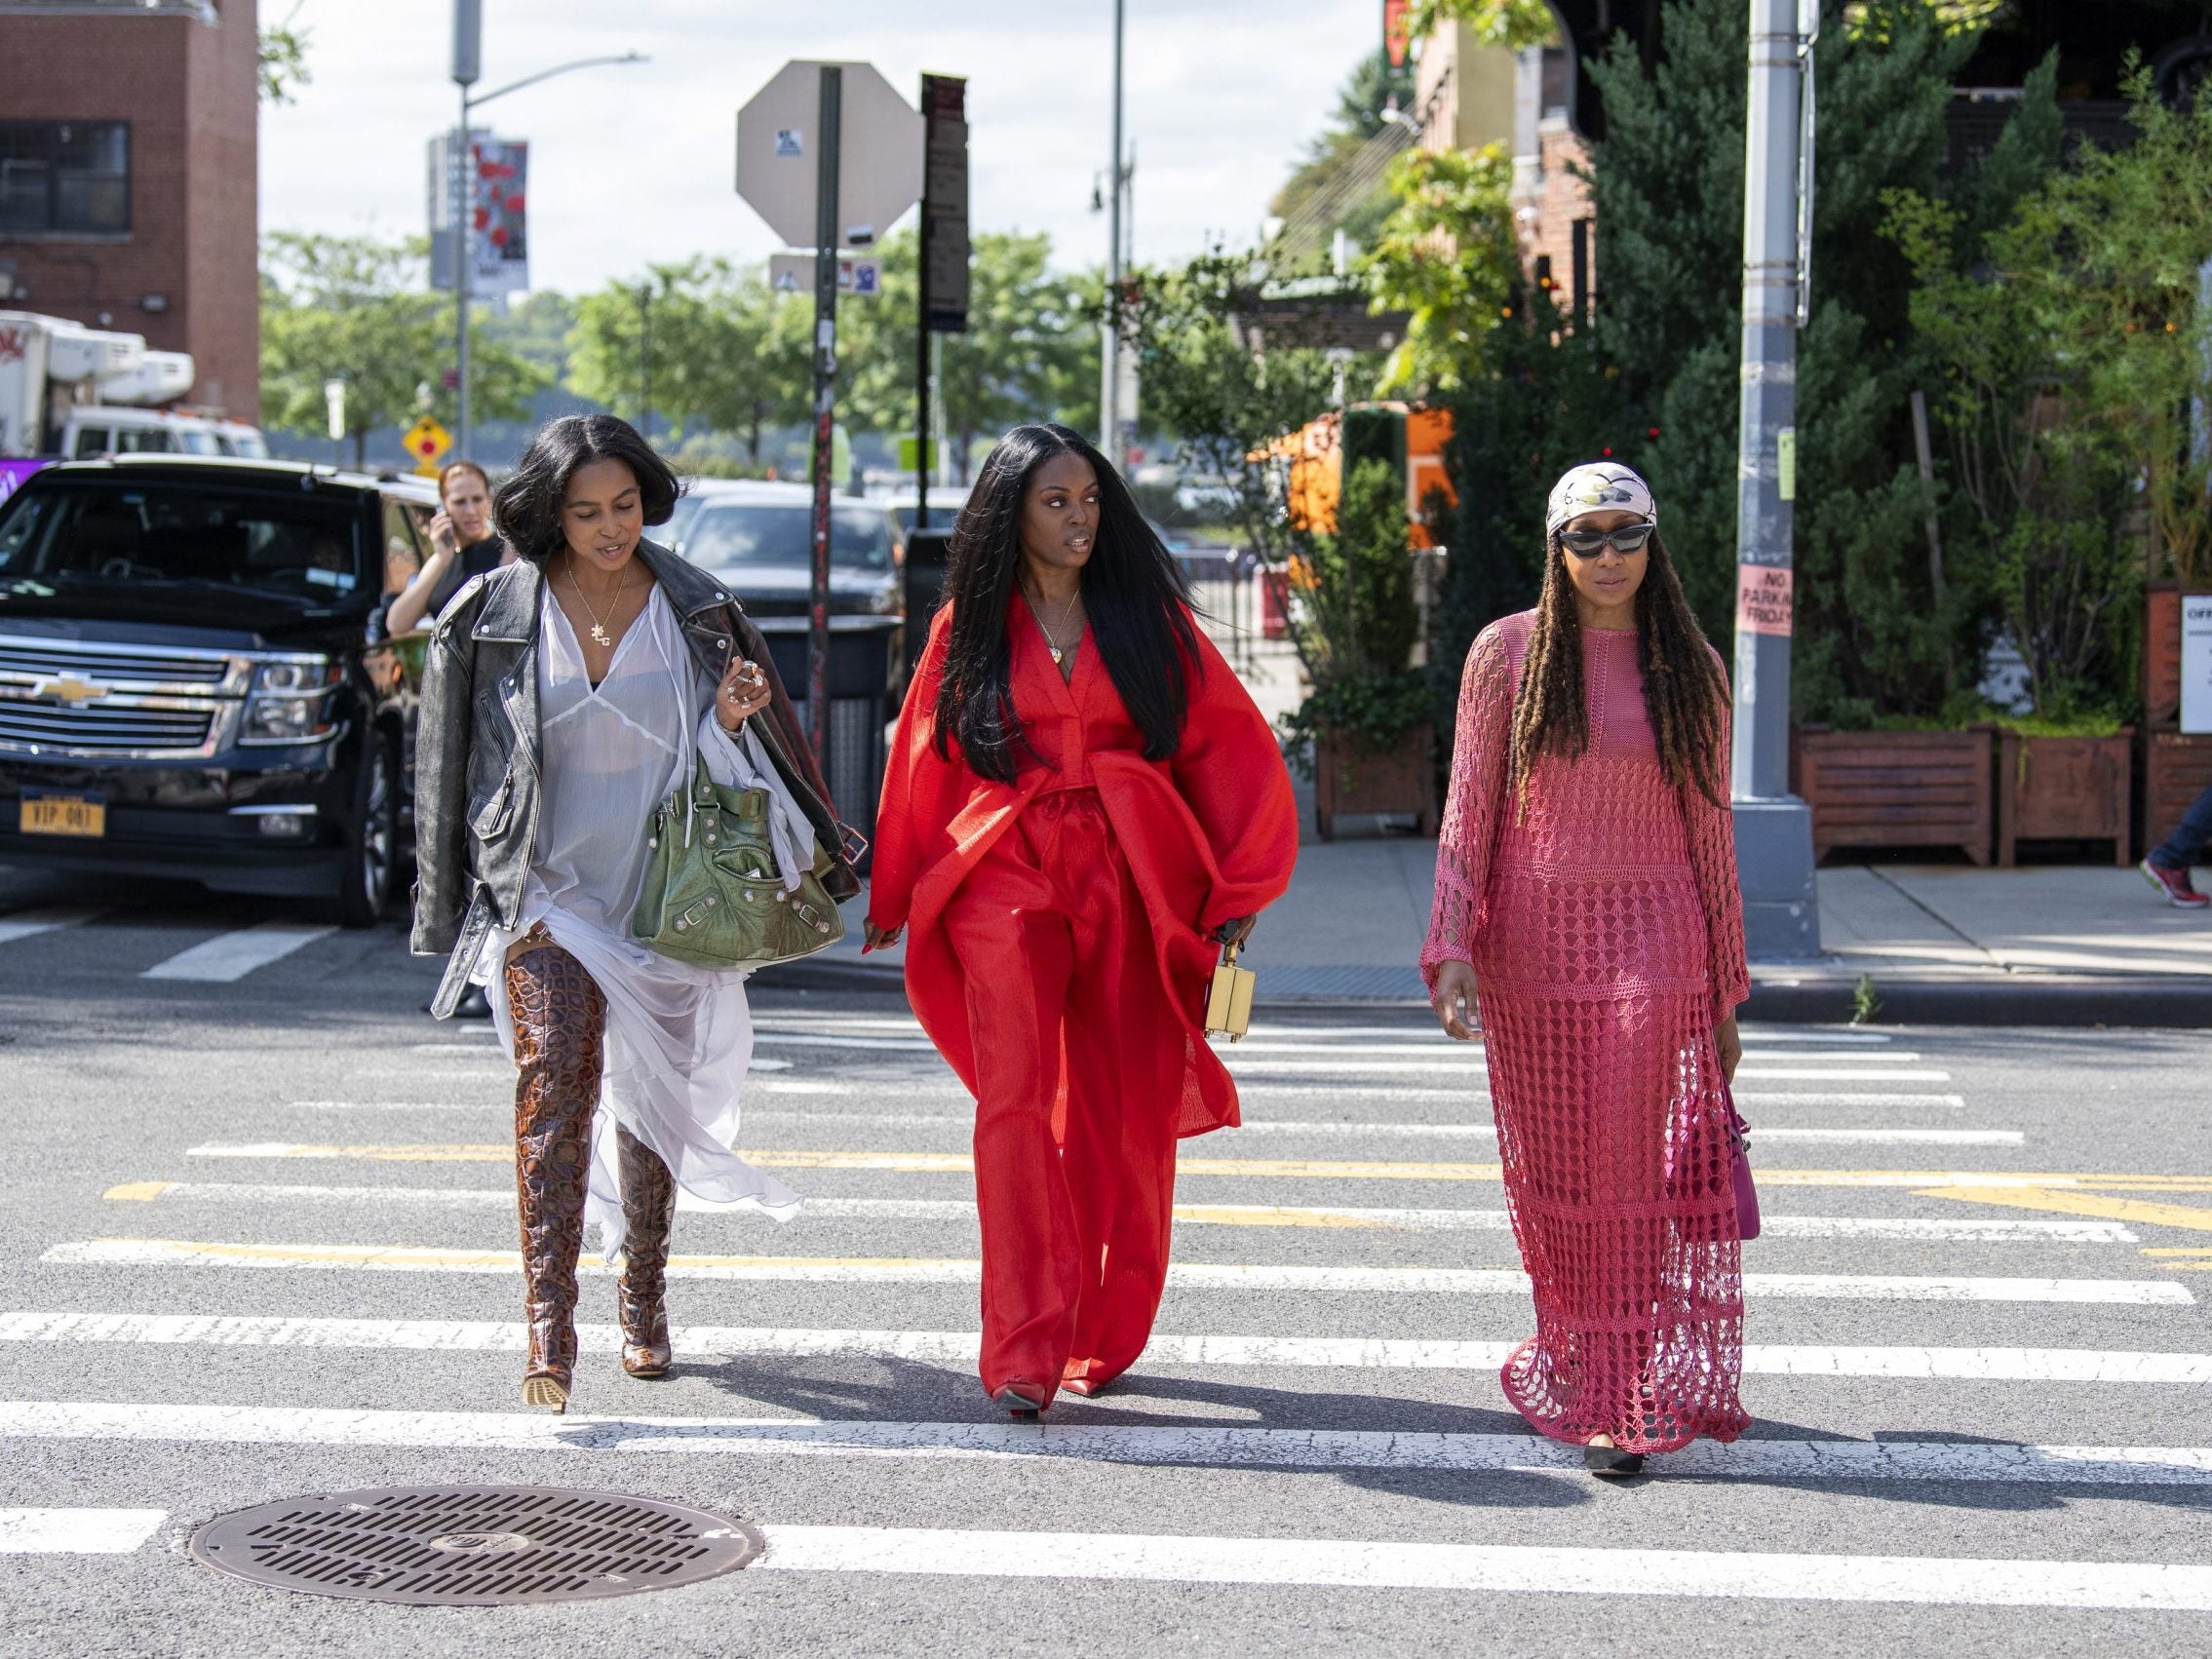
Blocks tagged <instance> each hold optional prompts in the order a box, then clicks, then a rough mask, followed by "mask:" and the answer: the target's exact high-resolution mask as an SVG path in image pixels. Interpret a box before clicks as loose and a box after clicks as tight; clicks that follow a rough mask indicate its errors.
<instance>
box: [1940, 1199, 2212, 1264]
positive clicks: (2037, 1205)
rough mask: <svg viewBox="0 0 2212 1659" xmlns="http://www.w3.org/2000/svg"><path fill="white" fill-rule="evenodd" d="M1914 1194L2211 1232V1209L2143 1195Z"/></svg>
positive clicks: (1965, 1202) (1963, 1202)
mask: <svg viewBox="0 0 2212 1659" xmlns="http://www.w3.org/2000/svg"><path fill="white" fill-rule="evenodd" d="M2180 1190H2185V1191H2187V1190H2193V1189H2190V1188H2183V1189H2180ZM1914 1196H1915V1197H1917V1198H1953V1199H1957V1200H1958V1201H1959V1202H1960V1203H1961V1204H1996V1205H2001V1206H2003V1207H2004V1208H2006V1209H2011V1210H2048V1211H2051V1212H2052V1213H2054V1214H2056V1215H2095V1216H2098V1217H2099V1218H2101V1219H2103V1220H2107V1221H2134V1222H2139V1223H2141V1224H2142V1225H2144V1226H2149V1227H2186V1228H2188V1229H2189V1230H2190V1231H2192V1232H2198V1233H2212V1210H2206V1209H2198V1208H2197V1207H2196V1206H2194V1205H2190V1204H2152V1203H2148V1202H2146V1201H2145V1200H2143V1199H2140V1198H2109V1197H2106V1196H2104V1195H2103V1194H2101V1193H2095V1192H2083V1191H2078V1190H2076V1191H2073V1192H2055V1191H2052V1190H2051V1189H2049V1188H2047V1187H2035V1186H2002V1187H1999V1186H1938V1187H1930V1188H1927V1189H1926V1190H1924V1191H1921V1192H1918V1193H1916V1194H1914ZM2146 1254H2154V1253H2150V1252H2146Z"/></svg>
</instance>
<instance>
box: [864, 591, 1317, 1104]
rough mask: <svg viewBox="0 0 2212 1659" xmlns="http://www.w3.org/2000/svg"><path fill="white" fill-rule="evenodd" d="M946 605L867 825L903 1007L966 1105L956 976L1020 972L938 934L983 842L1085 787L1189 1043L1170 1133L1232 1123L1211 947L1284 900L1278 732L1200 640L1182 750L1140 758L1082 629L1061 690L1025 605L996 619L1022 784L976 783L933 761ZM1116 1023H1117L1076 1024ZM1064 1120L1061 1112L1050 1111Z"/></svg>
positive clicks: (1294, 842)
mask: <svg viewBox="0 0 2212 1659" xmlns="http://www.w3.org/2000/svg"><path fill="white" fill-rule="evenodd" d="M950 627H951V606H947V607H946V608H945V610H944V611H942V612H941V613H940V614H939V615H938V617H937V619H936V621H935V622H934V623H933V624H932V625H931V628H930V631H929V644H928V647H927V649H926V650H924V652H923V654H922V661H921V666H920V668H919V670H918V671H917V672H916V673H915V675H914V677H913V682H912V684H911V685H910V686H909V687H908V690H907V701H906V707H905V709H904V710H903V711H902V712H901V714H900V716H899V725H898V730H897V733H896V734H895V736H894V737H893V739H892V744H891V754H890V759H889V762H888V765H887V767H886V769H885V772H884V777H883V798H882V803H881V807H880V809H879V811H878V813H877V815H876V820H875V864H874V868H873V873H872V875H871V877H870V882H869V907H868V913H869V919H870V920H871V921H873V923H874V924H875V925H876V926H877V927H879V928H884V929H890V928H894V927H897V926H899V925H901V924H902V923H903V924H905V926H906V927H907V929H908V936H907V998H908V1000H909V1001H910V1002H911V1003H912V1005H913V1010H914V1014H915V1017H916V1018H918V1019H919V1020H920V1022H921V1024H922V1028H923V1029H924V1030H926V1031H927V1032H928V1033H929V1035H930V1038H931V1040H932V1041H934V1042H935V1043H936V1045H937V1048H938V1051H939V1052H940V1053H941V1054H943V1055H944V1056H945V1059H946V1061H948V1062H949V1063H950V1064H951V1067H952V1069H953V1070H954V1071H956V1072H957V1073H959V1076H960V1080H961V1081H962V1082H964V1083H965V1084H967V1085H968V1088H969V1090H970V1091H971V1092H972V1091H973V1090H974V1089H975V1087H976V1066H975V1052H974V1044H973V1038H972V1036H971V1033H970V1031H969V1026H968V1010H967V975H968V972H969V970H970V969H971V968H974V969H976V970H977V971H979V972H987V973H996V972H1005V973H1019V972H1022V971H1023V968H1022V965H1021V964H1020V963H1016V962H1007V963H1003V964H1001V963H991V964H988V965H983V964H963V963H962V962H961V961H960V959H959V958H958V957H957V956H956V955H954V954H953V951H952V947H951V940H950V939H949V938H948V937H947V934H946V929H945V928H944V926H943V925H942V922H943V918H944V914H945V907H946V906H947V904H948V903H949V902H950V901H951V897H952V895H953V893H954V892H955V891H956V890H957V889H958V887H959V885H960V883H961V882H962V881H963V880H964V879H965V878H966V877H967V874H968V872H969V871H970V870H971V869H973V868H975V866H976V864H977V862H978V861H979V860H980V859H982V857H983V856H984V854H985V853H987V852H988V851H990V847H991V845H992V843H994V842H995V841H996V840H997V839H998V837H999V836H1001V835H1003V834H1004V833H1005V832H1006V830H1007V829H1008V828H1009V827H1010V826H1011V825H1013V823H1014V822H1015V820H1016V819H1018V818H1019V817H1020V816H1021V815H1022V813H1023V811H1024V810H1025V809H1026V808H1027V807H1028V804H1029V802H1030V801H1031V800H1033V799H1035V798H1036V796H1037V795H1038V794H1039V793H1040V792H1042V791H1044V790H1045V789H1047V788H1048V787H1049V788H1067V787H1070V786H1076V785H1085V784H1087V785H1089V786H1090V787H1091V788H1093V789H1095V790H1097V791H1098V793H1099V798H1100V801H1101V802H1102V804H1103V805H1104V806H1105V808H1106V816H1107V818H1108V819H1109V821H1110V822H1111V823H1112V825H1113V829H1114V834H1115V836H1116V837H1117V838H1118V840H1119V842H1120V844H1121V851H1122V856H1123V857H1124V858H1125V859H1127V861H1128V864H1129V870H1130V873H1131V875H1132V876H1133V877H1134V878H1135V880H1136V884H1137V890H1138V892H1139V893H1140V894H1141V895H1142V896H1143V898H1144V902H1145V912H1146V914H1147V916H1148V917H1149V918H1150V922H1151V933H1152V941H1153V949H1154V952H1155V954H1156V955H1157V957H1158V961H1159V973H1160V983H1161V985H1162V988H1163V990H1164V991H1165V993H1166V996H1167V1000H1168V1002H1169V1004H1170V1005H1171V1006H1172V1007H1173V1008H1174V1009H1175V1010H1176V1012H1177V1015H1178V1016H1179V1018H1180V1019H1181V1020H1182V1022H1183V1025H1184V1074H1183V1091H1182V1100H1181V1102H1180V1107H1179V1112H1178V1118H1177V1129H1176V1133H1177V1134H1178V1135H1179V1136H1190V1135H1202V1134H1204V1133H1205V1132H1206V1131H1208V1130H1212V1129H1222V1128H1233V1127H1234V1126H1235V1125H1236V1123H1237V1122H1238V1116H1237V1098H1236V1085H1235V1083H1234V1082H1233V1081H1231V1080H1230V1077H1229V1074H1228V1072H1227V1070H1226V1069H1225V1068H1224V1067H1223V1066H1222V1062H1221V1061H1220V1060H1219V1059H1218V1058H1216V1056H1215V1054H1214V1051H1213V1049H1212V1047H1211V1046H1210V1045H1209V1044H1208V1043H1207V1041H1206V1038H1205V1033H1204V1030H1203V1028H1202V1025H1201V1021H1202V1020H1203V1018H1204V1014H1205V997H1206V986H1207V982H1208V980H1209V979H1210V977H1211V976H1212V973H1213V970H1214V965H1215V963H1216V962H1217V961H1219V960H1220V946H1219V945H1216V944H1214V943H1213V941H1212V937H1211V936H1212V934H1213V933H1214V931H1215V930H1216V929H1218V928H1219V927H1220V926H1221V925H1222V923H1223V922H1225V921H1228V920H1230V919H1231V918H1233V917H1236V916H1247V915H1252V914H1254V913H1256V912H1257V911H1259V910H1261V909H1262V908H1264V907H1266V906H1268V905H1270V904H1272V903H1273V902H1274V901H1275V900H1277V899H1279V898H1281V897H1282V894H1283V890H1284V889H1285V888H1286V887H1288V886H1289V885H1290V880H1291V869H1292V867H1293V866H1294V865H1295V864H1296V863H1297V861H1298V815H1297V808H1296V807H1295V805H1294V804H1293V802H1292V798H1291V781H1290V774H1289V772H1288V771H1287V770H1286V769H1285V768H1284V765H1283V756H1282V752H1281V751H1280V750H1279V749H1278V748H1277V747H1276V744H1275V738H1274V734H1273V733H1272V732H1270V731H1269V730H1268V728H1267V722H1266V719H1265V717H1264V716H1263V715H1261V713H1260V711H1259V709H1258V708H1256V707H1255V706H1254V704H1253V701H1252V698H1251V695H1250V694H1249V693H1248V692H1246V690H1245V689H1244V686H1243V684H1242V683H1241V682H1240V681H1239V680H1238V679H1237V677H1236V675H1235V674H1234V673H1233V672H1232V671H1231V670H1230V668H1229V666H1228V663H1227V662H1226V661H1225V660H1224V659H1223V658H1222V654H1221V652H1220V651H1218V650H1216V649H1215V647H1214V644H1213V642H1212V641H1211V640H1210V639H1208V638H1207V637H1206V636H1205V635H1204V634H1203V633H1199V634H1198V635H1197V639H1198V650H1197V654H1196V655H1195V657H1194V658H1191V659H1189V670H1190V672H1189V676H1188V685H1189V711H1188V714H1187V715H1186V716H1185V718H1184V728H1183V743H1182V745H1181V747H1180V748H1179V749H1178V750H1177V751H1176V752H1175V754H1174V755H1173V756H1172V757H1171V758H1169V759H1166V760H1147V759H1145V753H1144V744H1145V740H1144V734H1143V732H1142V731H1140V730H1139V728H1138V726H1137V724H1136V722H1135V721H1133V720H1132V719H1131V718H1130V717H1129V713H1128V711H1127V710H1126V709H1125V708H1124V707H1123V706H1122V701H1121V695H1120V693H1119V692H1117V691H1116V690H1115V689H1114V684H1113V678H1112V675H1109V674H1108V673H1107V672H1106V665H1105V664H1104V663H1102V662H1100V660H1099V655H1098V648H1097V645H1096V644H1095V642H1094V640H1093V637H1092V635H1091V633H1090V631H1089V630H1088V628H1086V629H1085V631H1084V634H1083V640H1082V644H1081V645H1080V646H1079V647H1078V649H1077V651H1076V654H1075V669H1074V674H1073V676H1072V678H1071V679H1070V680H1069V681H1067V682H1066V683H1063V682H1062V680H1061V677H1060V670H1059V669H1058V668H1057V667H1055V666H1054V664H1053V662H1052V659H1051V657H1050V655H1049V654H1048V653H1047V651H1046V649H1045V644H1044V640H1043V638H1042V637H1041V636H1040V635H1039V634H1038V632H1037V629H1036V628H1035V626H1034V625H1033V624H1032V623H1031V621H1030V619H1029V616H1028V609H1027V607H1026V606H1025V605H1024V603H1023V601H1022V597H1021V595H1019V594H1016V595H1015V596H1014V597H1013V600H1012V602H1011V603H1010V605H1009V606H1008V608H1007V628H1008V635H1009V638H1010V640H1011V644H1012V652H1013V661H1012V669H1011V679H1012V691H1013V698H1014V708H1015V711H1016V713H1017V714H1018V715H1019V716H1020V718H1021V721H1022V729H1023V731H1024V733H1025V734H1026V736H1027V737H1028V743H1029V745H1030V747H1031V748H1033V749H1034V750H1035V751H1036V754H1037V756H1039V757H1041V758H1036V759H1032V758H1029V757H1027V756H1025V758H1024V760H1023V763H1022V768H1021V772H1020V776H1019V781H1018V782H1016V783H1013V784H1003V783H996V782H992V781H991V780H989V779H986V778H982V777H979V776H978V775H977V774H976V773H975V772H974V771H972V770H970V768H969V766H968V764H967V761H966V758H965V757H964V756H963V755H962V754H961V752H960V746H959V744H958V743H957V742H953V743H951V744H950V746H949V748H950V758H943V757H940V756H939V754H938V753H937V750H936V747H935V742H934V739H935V736H936V731H937V720H936V709H937V690H938V686H939V683H940V682H941V681H942V679H943V677H944V672H945V655H946V649H947V635H948V632H949V630H950ZM1069 1017H1070V1018H1074V1019H1105V1020H1110V1019H1112V1018H1113V1011H1112V1010H1111V1009H1087V1010H1081V1011H1075V1010H1071V1011H1070V1015H1069ZM1056 1116H1057V1113H1056Z"/></svg>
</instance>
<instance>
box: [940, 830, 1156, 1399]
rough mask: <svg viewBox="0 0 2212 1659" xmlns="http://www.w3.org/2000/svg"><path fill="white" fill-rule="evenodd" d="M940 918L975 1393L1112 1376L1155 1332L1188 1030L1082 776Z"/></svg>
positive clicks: (1016, 834) (1124, 867) (999, 851)
mask: <svg viewBox="0 0 2212 1659" xmlns="http://www.w3.org/2000/svg"><path fill="white" fill-rule="evenodd" d="M945 925H946V930H947V934H948V937H949V938H950V940H951V946H952V950H953V952H954V954H955V955H957V956H958V957H959V960H960V967H961V970H962V972H963V974H964V976H965V978H966V981H967V1004H968V1026H969V1030H970V1033H971V1035H972V1037H973V1040H974V1044H975V1057H976V1138H975V1162H976V1209H977V1212H978V1215H979V1217H980V1219H981V1222H982V1230H983V1357H982V1364H981V1368H980V1369H981V1371H982V1374H983V1385H984V1391H985V1392H986V1393H987V1394H995V1393H996V1392H997V1391H998V1390H999V1389H1000V1388H1002V1387H1004V1386H1005V1385H1007V1384H1008V1383H1021V1384H1025V1385H1027V1386H1026V1387H1025V1388H1024V1389H1023V1392H1025V1393H1028V1394H1032V1395H1035V1396H1036V1397H1037V1398H1040V1399H1043V1400H1046V1401H1049V1400H1050V1399H1051V1398H1052V1395H1053V1392H1054V1391H1055V1390H1056V1389H1057V1388H1058V1387H1059V1386H1060V1384H1061V1383H1062V1382H1063V1381H1064V1380H1067V1379H1069V1378H1074V1377H1084V1378H1087V1379H1089V1380H1091V1381H1092V1382H1094V1383H1103V1382H1105V1381H1106V1380H1108V1379H1110V1378H1112V1377H1114V1376H1117V1375H1119V1374H1120V1373H1121V1372H1122V1371H1124V1370H1127V1369H1128V1368H1129V1366H1130V1365H1131V1364H1132V1363H1133V1362H1134V1361H1135V1360H1136V1358H1137V1356H1138V1355H1139V1354H1140V1353H1142V1352H1143V1351H1144V1348H1145V1341H1146V1340H1147V1339H1148V1338H1149V1337H1150V1335H1151V1331H1152V1317H1153V1315H1154V1314H1155V1313H1156V1312H1157V1311H1158V1309H1159V1303H1160V1289H1161V1286H1162V1285H1163V1284H1164V1283H1165V1282H1166V1278H1167V1264H1168V1233H1169V1228H1170V1226H1171V1223H1172V1220H1173V1210H1174V1205H1175V1148H1176V1134H1175V1130H1176V1121H1177V1112H1178V1107H1179V1091H1180V1085H1181V1080H1182V1075H1183V1069H1184V1040H1185V1039H1184V1028H1183V1025H1182V1023H1181V1022H1179V1021H1178V1020H1177V1019H1176V1017H1175V1012H1174V1010H1173V1008H1172V1007H1171V1005H1170V1004H1169V1002H1168V999H1167V996H1166V994H1165V992H1164V990H1163V988H1162V986H1161V984H1160V975H1159V967H1158V964H1157V962H1156V961H1155V959H1154V956H1153V951H1152V934H1151V928H1150V925H1149V923H1148V921H1147V918H1146V916H1145V905H1144V900H1143V898H1142V897H1141V896H1140V894H1139V893H1138V891H1137V884H1136V882H1135V881H1133V880H1132V879H1131V877H1130V873H1129V867H1128V864H1127V863H1126V862H1125V861H1124V860H1123V858H1122V855H1121V848H1120V846H1119V844H1118V843H1117V842H1116V840H1115V838H1114V833H1113V827H1112V825H1111V824H1110V823H1108V822H1107V820H1106V812H1105V809H1104V808H1103V807H1102V806H1101V804H1100V802H1099V797H1098V795H1097V793H1096V791H1091V790H1088V789H1074V790H1063V791H1051V792H1048V793H1046V794H1042V795H1039V796H1038V797H1037V798H1036V799H1035V800H1034V801H1032V802H1031V803H1030V805H1029V806H1028V809H1027V810H1026V811H1025V812H1024V813H1023V814H1022V816H1021V818H1020V819H1019V820H1017V821H1016V823H1015V824H1014V825H1013V826H1012V828H1010V829H1008V830H1007V831H1006V833H1005V834H1004V835H1003V836H1001V837H1000V839H999V840H998V842H997V844H996V845H995V846H993V847H992V848H991V850H990V852H989V853H988V854H986V855H985V856H984V858H983V859H982V860H981V861H980V862H979V863H978V864H977V866H976V868H974V869H973V870H971V871H970V872H969V874H968V877H967V879H966V880H965V881H964V882H963V883H962V884H961V886H960V889H959V891H958V893H957V894H955V895H954V897H953V899H952V901H951V904H950V905H949V906H948V907H947V908H946V914H945ZM1063 1096H1065V1100H1066V1112H1065V1117H1064V1118H1063V1120H1062V1122H1061V1123H1060V1124H1059V1125H1058V1126H1057V1127H1056V1125H1055V1122H1054V1117H1055V1110H1054V1108H1055V1106H1056V1105H1057V1104H1058V1103H1059V1102H1060V1101H1061V1100H1062V1098H1063Z"/></svg>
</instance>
